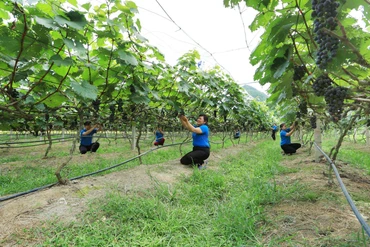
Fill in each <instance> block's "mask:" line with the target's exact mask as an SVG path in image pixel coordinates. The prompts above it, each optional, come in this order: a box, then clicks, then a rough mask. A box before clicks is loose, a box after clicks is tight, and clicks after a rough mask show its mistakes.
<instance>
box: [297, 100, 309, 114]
mask: <svg viewBox="0 0 370 247" xmlns="http://www.w3.org/2000/svg"><path fill="white" fill-rule="evenodd" d="M298 108H299V111H300V112H301V113H302V114H303V115H306V114H307V112H308V111H307V102H306V101H302V102H301V103H299V105H298Z"/></svg>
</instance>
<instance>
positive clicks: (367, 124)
mask: <svg viewBox="0 0 370 247" xmlns="http://www.w3.org/2000/svg"><path fill="white" fill-rule="evenodd" d="M366 126H367V127H370V119H368V120H367V122H366Z"/></svg>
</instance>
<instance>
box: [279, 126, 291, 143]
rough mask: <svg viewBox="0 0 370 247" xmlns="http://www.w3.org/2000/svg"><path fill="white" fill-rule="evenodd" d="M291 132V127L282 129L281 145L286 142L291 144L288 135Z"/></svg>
mask: <svg viewBox="0 0 370 247" xmlns="http://www.w3.org/2000/svg"><path fill="white" fill-rule="evenodd" d="M289 132H290V128H287V129H285V130H282V131H280V138H281V141H280V146H282V145H284V144H290V136H286V134H288V133H289Z"/></svg>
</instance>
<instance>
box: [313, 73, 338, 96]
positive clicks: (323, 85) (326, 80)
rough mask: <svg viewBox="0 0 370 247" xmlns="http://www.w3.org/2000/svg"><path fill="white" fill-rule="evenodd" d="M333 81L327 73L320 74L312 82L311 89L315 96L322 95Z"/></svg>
mask: <svg viewBox="0 0 370 247" xmlns="http://www.w3.org/2000/svg"><path fill="white" fill-rule="evenodd" d="M332 84H333V81H332V80H331V79H330V77H329V76H327V75H320V76H319V77H317V78H316V80H315V81H314V83H313V84H312V88H313V91H314V93H315V95H317V96H324V95H325V92H326V90H327V89H328V88H329V87H331V85H332Z"/></svg>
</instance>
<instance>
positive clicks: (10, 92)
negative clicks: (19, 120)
mask: <svg viewBox="0 0 370 247" xmlns="http://www.w3.org/2000/svg"><path fill="white" fill-rule="evenodd" d="M7 93H8V95H9V96H10V97H12V98H13V99H16V98H18V97H19V93H18V91H17V90H15V89H14V88H10V89H8V90H7Z"/></svg>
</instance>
